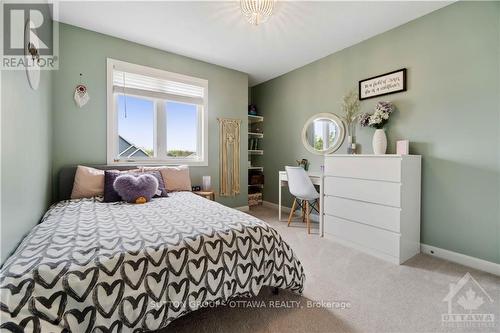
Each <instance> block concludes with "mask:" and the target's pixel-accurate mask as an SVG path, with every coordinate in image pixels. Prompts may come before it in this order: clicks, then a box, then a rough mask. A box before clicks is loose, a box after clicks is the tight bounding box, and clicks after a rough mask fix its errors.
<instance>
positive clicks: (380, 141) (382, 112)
mask: <svg viewBox="0 0 500 333" xmlns="http://www.w3.org/2000/svg"><path fill="white" fill-rule="evenodd" d="M392 111H394V106H393V105H392V103H391V102H378V103H377V105H376V106H375V111H374V112H373V113H364V114H362V115H361V116H360V117H359V124H360V125H361V126H362V127H373V128H376V130H375V133H374V134H373V140H372V147H373V153H374V154H376V155H383V154H385V151H386V150H387V137H386V135H385V131H384V126H385V125H386V124H387V123H388V122H389V117H390V115H391V113H392Z"/></svg>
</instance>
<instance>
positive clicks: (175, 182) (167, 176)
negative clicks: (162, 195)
mask: <svg viewBox="0 0 500 333" xmlns="http://www.w3.org/2000/svg"><path fill="white" fill-rule="evenodd" d="M141 170H142V171H146V170H157V171H160V173H161V177H162V178H163V181H164V182H165V187H166V189H167V191H168V192H176V191H191V177H190V176H189V167H188V166H187V165H179V166H175V167H174V166H162V167H142V168H141Z"/></svg>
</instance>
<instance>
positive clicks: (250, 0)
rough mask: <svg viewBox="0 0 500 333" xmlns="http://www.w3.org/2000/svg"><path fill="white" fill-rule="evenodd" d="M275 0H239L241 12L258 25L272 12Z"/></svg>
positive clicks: (249, 20)
mask: <svg viewBox="0 0 500 333" xmlns="http://www.w3.org/2000/svg"><path fill="white" fill-rule="evenodd" d="M274 4H275V0H240V7H241V13H242V14H243V15H244V16H245V17H246V18H247V20H248V22H250V23H251V24H253V25H259V24H260V23H262V22H265V21H267V19H268V18H269V17H270V16H271V15H272V14H273V10H274Z"/></svg>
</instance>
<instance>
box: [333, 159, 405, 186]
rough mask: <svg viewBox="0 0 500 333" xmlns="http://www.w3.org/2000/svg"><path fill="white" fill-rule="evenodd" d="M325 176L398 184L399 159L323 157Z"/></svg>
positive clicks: (399, 178) (399, 175) (399, 173)
mask: <svg viewBox="0 0 500 333" xmlns="http://www.w3.org/2000/svg"><path fill="white" fill-rule="evenodd" d="M325 175H327V176H337V177H349V178H361V179H374V180H385V181H390V182H400V181H401V159H400V158H397V157H393V158H387V157H373V156H371V157H360V156H358V157H325Z"/></svg>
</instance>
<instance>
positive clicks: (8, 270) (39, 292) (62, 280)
mask: <svg viewBox="0 0 500 333" xmlns="http://www.w3.org/2000/svg"><path fill="white" fill-rule="evenodd" d="M304 280H305V275H304V270H303V267H302V265H301V264H300V262H299V260H298V259H297V258H296V256H295V255H294V253H293V251H292V249H291V248H290V246H289V245H288V244H287V243H286V242H285V241H283V239H282V238H281V236H280V235H279V234H278V232H277V231H276V230H274V229H273V228H272V227H270V226H269V225H268V224H266V223H265V222H263V221H261V220H259V219H257V218H254V217H252V216H250V215H248V214H245V213H243V212H240V211H237V210H235V209H231V208H228V207H225V206H223V205H220V204H218V203H216V202H213V201H209V200H206V199H204V198H202V197H199V196H196V195H194V194H192V193H190V192H178V193H172V194H171V195H170V197H168V198H157V199H153V200H152V201H151V202H149V203H146V204H143V205H133V204H127V203H123V202H118V203H103V202H101V201H100V200H99V199H97V198H91V199H79V200H66V201H61V202H59V203H57V204H54V205H53V206H52V207H51V208H50V209H49V210H48V211H47V213H46V214H45V216H44V217H43V220H42V223H40V224H39V225H37V226H36V227H35V228H34V229H33V230H32V231H31V232H30V233H29V234H28V235H27V236H26V238H25V239H24V240H23V242H22V243H21V244H20V246H19V247H18V248H17V250H16V251H15V253H14V254H13V255H12V256H11V257H10V258H9V259H7V261H6V262H5V264H4V265H3V267H2V269H1V271H0V323H1V325H0V327H1V328H4V329H8V330H11V331H14V332H22V331H28V330H29V331H33V332H61V331H68V330H69V331H70V332H108V331H112V332H120V331H123V332H129V331H149V330H156V329H159V328H163V327H165V326H167V325H168V324H169V323H170V322H171V321H172V320H174V319H176V318H178V317H180V316H182V315H184V314H186V313H188V312H191V311H194V310H197V309H199V308H201V307H204V306H213V305H214V304H215V305H217V304H225V303H227V302H228V301H229V300H231V299H233V298H234V297H238V296H255V295H257V294H258V293H259V291H260V290H261V288H262V287H263V286H270V287H278V288H281V289H288V290H291V291H293V292H296V293H301V292H302V290H303V285H304Z"/></svg>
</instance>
